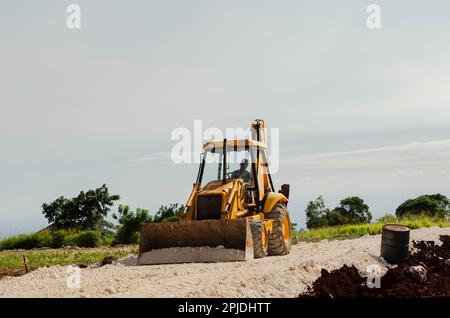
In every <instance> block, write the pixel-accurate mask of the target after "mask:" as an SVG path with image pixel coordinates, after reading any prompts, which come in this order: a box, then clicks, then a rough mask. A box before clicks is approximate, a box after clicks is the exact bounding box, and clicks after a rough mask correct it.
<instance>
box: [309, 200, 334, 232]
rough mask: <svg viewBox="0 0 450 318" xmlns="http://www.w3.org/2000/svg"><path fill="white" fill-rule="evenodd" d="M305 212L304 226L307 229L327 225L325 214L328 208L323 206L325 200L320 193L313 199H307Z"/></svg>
mask: <svg viewBox="0 0 450 318" xmlns="http://www.w3.org/2000/svg"><path fill="white" fill-rule="evenodd" d="M305 212H306V227H307V228H308V229H312V228H317V227H322V226H327V225H328V224H327V220H326V219H325V216H326V215H327V214H328V213H329V212H330V210H329V209H327V208H325V202H324V200H323V197H322V196H321V195H320V196H319V197H318V198H317V199H315V200H314V201H309V203H308V206H307V207H306V211H305Z"/></svg>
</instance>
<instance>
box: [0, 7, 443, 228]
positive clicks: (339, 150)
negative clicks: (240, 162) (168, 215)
mask: <svg viewBox="0 0 450 318" xmlns="http://www.w3.org/2000/svg"><path fill="white" fill-rule="evenodd" d="M74 2H75V3H77V4H79V5H80V6H81V10H82V11H81V29H79V30H71V29H68V28H67V27H66V18H67V16H68V14H67V13H66V8H67V6H68V5H69V4H70V3H74ZM370 3H377V4H379V5H380V6H381V10H382V11H381V29H368V28H367V26H366V19H367V16H368V13H367V12H366V9H367V6H368V5H369V4H370ZM0 8H1V10H0V39H1V41H0V110H1V113H0V200H1V204H0V237H1V236H6V235H10V234H16V233H20V232H29V231H32V230H38V229H40V228H42V227H43V226H45V225H46V220H45V219H44V218H43V216H42V213H41V204H42V203H43V202H48V201H51V200H53V199H55V198H56V197H58V196H60V195H64V196H69V197H71V196H75V195H77V194H78V192H79V191H80V190H87V189H90V188H94V187H98V186H101V185H102V184H103V183H106V184H107V185H108V186H109V187H110V190H111V192H112V193H115V194H120V195H121V197H122V199H121V203H125V204H129V205H130V206H131V207H132V208H136V207H142V208H148V209H150V210H151V211H155V210H156V209H157V208H158V207H159V206H160V205H161V204H168V203H171V202H182V203H183V202H184V201H185V200H186V199H187V196H188V195H189V191H190V189H191V186H192V183H193V181H194V178H195V176H196V173H197V171H196V170H197V167H196V165H191V164H183V165H175V164H173V163H172V162H171V161H170V160H168V159H166V158H167V156H168V154H169V152H170V150H171V148H172V147H173V145H174V144H175V141H173V140H171V138H170V136H171V132H172V130H173V129H175V128H177V127H186V128H188V129H190V130H192V129H193V124H194V120H196V119H200V120H203V126H204V128H205V129H206V128H208V127H218V128H220V129H223V130H224V129H225V128H226V127H242V128H246V127H247V126H248V125H249V124H250V122H251V121H252V120H253V119H255V118H263V119H265V121H266V124H267V126H269V127H275V128H279V129H280V160H281V166H280V169H279V171H278V173H277V174H276V175H275V176H274V181H275V184H276V185H277V186H280V185H281V184H282V183H290V184H291V189H292V190H291V191H292V193H291V202H290V211H291V214H292V218H293V220H294V221H296V222H299V223H300V224H304V221H305V220H304V218H305V214H304V209H305V207H306V204H307V202H308V201H309V200H312V199H314V198H316V197H317V196H318V195H320V194H322V195H323V196H324V198H325V201H326V203H327V205H328V206H329V207H334V206H336V205H337V204H338V202H339V200H340V199H342V198H344V197H346V196H351V195H358V196H361V197H363V198H364V199H365V200H366V202H367V203H368V205H369V206H370V208H371V211H372V213H373V215H374V216H375V217H377V216H380V215H383V214H385V213H392V212H394V211H395V208H396V207H397V206H398V205H399V204H400V203H401V202H402V201H403V200H405V199H407V198H410V197H414V196H417V195H419V194H423V193H435V192H441V193H444V194H447V195H449V194H450V193H449V192H450V186H449V183H448V179H449V176H450V160H449V159H450V126H449V123H450V87H449V86H450V41H449V39H450V19H449V14H450V2H448V1H444V0H443V1H433V2H432V3H429V2H425V1H360V0H358V1H357V0H355V1H331V0H330V1H317V0H315V1H300V0H292V1H273V0H272V1H264V0H247V1H237V0H231V1H230V0H226V1H225V0H218V1H209V0H203V1H200V0H178V1H175V0H169V1H126V2H125V1H113V0H107V1H106V0H105V1H98V0H95V1H93V0H89V1H81V0H78V1H60V0H58V1H57V0H54V1H48V0H41V1H5V0H1V1H0ZM139 158H147V159H146V160H136V159H139ZM116 208H117V207H114V208H113V209H114V210H115V209H116Z"/></svg>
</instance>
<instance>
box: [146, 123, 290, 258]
mask: <svg viewBox="0 0 450 318" xmlns="http://www.w3.org/2000/svg"><path fill="white" fill-rule="evenodd" d="M264 128H265V127H264V121H262V120H255V121H254V122H253V123H252V125H251V137H250V138H248V139H239V140H227V139H224V140H219V141H213V142H208V143H206V144H205V145H204V146H203V153H202V157H201V163H200V168H199V171H198V175H197V180H196V182H195V183H194V186H193V189H192V191H191V194H190V196H189V198H188V200H187V203H186V206H185V207H186V208H185V211H184V213H183V214H182V216H181V218H180V221H177V222H165V223H147V224H142V225H141V232H140V246H139V258H138V264H167V263H187V262H222V261H238V260H250V259H253V258H261V257H265V256H266V255H284V254H287V253H289V251H290V248H291V223H290V219H289V212H288V209H287V204H288V198H289V185H288V184H284V185H283V186H281V190H279V191H278V192H276V191H275V189H274V185H273V181H272V177H271V174H270V171H269V164H268V154H267V148H266V134H265V129H264Z"/></svg>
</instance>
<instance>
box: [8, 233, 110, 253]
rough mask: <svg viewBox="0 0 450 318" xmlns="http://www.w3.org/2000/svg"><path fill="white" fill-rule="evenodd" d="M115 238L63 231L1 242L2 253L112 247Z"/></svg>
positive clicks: (19, 236) (22, 235) (13, 237)
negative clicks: (7, 251)
mask: <svg viewBox="0 0 450 318" xmlns="http://www.w3.org/2000/svg"><path fill="white" fill-rule="evenodd" d="M113 240H114V238H113V237H112V236H105V235H102V234H101V232H100V231H79V232H72V231H63V230H58V231H54V232H52V233H49V232H46V231H44V232H37V233H33V234H20V235H15V236H11V237H9V238H6V239H4V240H1V241H0V251H3V250H15V249H25V250H29V249H33V248H42V247H51V248H60V247H63V246H79V247H98V246H111V245H112V243H113Z"/></svg>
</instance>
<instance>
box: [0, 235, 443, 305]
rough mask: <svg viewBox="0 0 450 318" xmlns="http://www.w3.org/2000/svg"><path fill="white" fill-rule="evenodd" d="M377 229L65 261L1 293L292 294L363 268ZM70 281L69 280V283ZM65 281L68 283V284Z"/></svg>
mask: <svg viewBox="0 0 450 318" xmlns="http://www.w3.org/2000/svg"><path fill="white" fill-rule="evenodd" d="M442 234H447V235H450V228H438V227H433V228H428V229H419V230H413V231H411V239H415V240H435V241H438V237H439V235H442ZM380 242H381V237H380V235H375V236H364V237H361V238H357V239H352V240H342V241H330V242H328V241H326V240H325V241H321V242H318V243H299V244H298V245H295V246H293V248H292V251H291V253H290V254H289V255H287V256H277V257H267V258H264V259H256V260H252V261H247V262H233V263H208V264H205V263H202V264H200V263H198V264H176V265H175V264H174V265H153V266H130V265H132V264H134V262H135V257H133V256H130V257H128V258H126V259H124V260H123V262H122V263H123V264H122V263H118V264H115V265H107V266H103V267H101V268H85V269H81V270H80V276H79V277H80V288H79V289H78V288H69V287H75V286H76V285H77V284H76V283H77V279H76V273H73V272H71V271H70V270H68V268H67V267H66V266H53V267H43V268H39V269H37V270H36V271H34V272H32V273H29V274H27V275H24V276H21V277H5V278H3V279H1V280H0V297H295V296H297V295H298V294H299V293H301V292H303V291H304V290H305V288H306V286H307V285H308V284H311V283H312V282H313V281H314V280H315V279H316V278H317V277H318V276H319V275H320V270H321V269H322V268H326V269H328V270H332V269H336V268H339V267H341V266H342V265H343V264H348V265H351V264H353V265H355V266H356V267H357V268H358V269H359V270H360V271H361V272H362V273H366V269H367V267H368V266H369V265H372V264H378V265H380V266H381V267H382V271H383V272H385V271H386V267H385V265H386V263H384V262H383V260H382V259H380V258H379V257H378V256H379V253H380ZM68 282H69V284H68ZM68 286H69V287H68Z"/></svg>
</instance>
